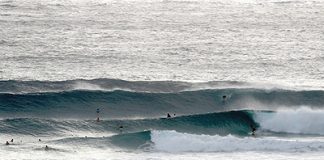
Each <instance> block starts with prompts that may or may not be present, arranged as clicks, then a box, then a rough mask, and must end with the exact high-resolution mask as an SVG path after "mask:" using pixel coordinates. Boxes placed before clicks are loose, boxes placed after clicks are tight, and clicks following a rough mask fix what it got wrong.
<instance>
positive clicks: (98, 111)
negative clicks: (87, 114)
mask: <svg viewBox="0 0 324 160" xmlns="http://www.w3.org/2000/svg"><path fill="white" fill-rule="evenodd" d="M96 112H97V122H99V121H100V119H99V113H100V109H99V108H97V110H96Z"/></svg>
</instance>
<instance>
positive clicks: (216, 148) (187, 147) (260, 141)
mask: <svg viewBox="0 0 324 160" xmlns="http://www.w3.org/2000/svg"><path fill="white" fill-rule="evenodd" d="M151 137H152V142H153V143H154V145H155V149H156V150H158V151H166V152H233V151H278V152H295V151H318V150H324V141H323V140H322V139H316V140H305V139H288V138H287V139H284V138H272V137H263V138H255V137H245V138H239V137H235V136H232V135H228V136H225V137H222V136H218V135H214V136H211V135H195V134H187V133H178V132H176V131H152V134H151Z"/></svg>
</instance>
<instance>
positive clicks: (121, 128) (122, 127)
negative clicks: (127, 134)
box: [118, 125, 124, 133]
mask: <svg viewBox="0 0 324 160" xmlns="http://www.w3.org/2000/svg"><path fill="white" fill-rule="evenodd" d="M118 129H119V132H120V133H123V129H124V126H122V125H120V126H119V127H118Z"/></svg>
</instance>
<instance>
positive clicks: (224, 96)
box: [223, 95, 227, 104]
mask: <svg viewBox="0 0 324 160" xmlns="http://www.w3.org/2000/svg"><path fill="white" fill-rule="evenodd" d="M226 99H227V96H226V95H223V104H225V102H226Z"/></svg>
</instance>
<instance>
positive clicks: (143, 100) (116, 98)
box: [0, 79, 324, 119]
mask: <svg viewBox="0 0 324 160" xmlns="http://www.w3.org/2000/svg"><path fill="white" fill-rule="evenodd" d="M0 86H1V87H0V117H2V118H12V117H17V118H19V117H34V118H35V117H38V118H44V117H46V118H70V119H73V118H78V119H80V118H81V119H91V118H94V117H95V110H96V109H97V108H100V109H101V116H102V117H103V118H123V117H128V118H129V117H156V116H164V115H165V114H166V113H167V112H170V113H176V114H178V115H184V114H186V115H192V114H202V113H206V112H219V111H229V110H237V109H239V110H240V109H258V110H265V109H266V110H276V109H277V108H280V107H288V108H299V107H301V106H308V107H311V108H322V107H323V104H324V91H321V90H284V89H276V88H272V89H265V88H258V87H255V88H253V86H250V84H246V83H241V82H209V83H184V82H129V81H122V80H109V79H97V80H73V81H62V82H41V81H27V82H22V81H1V82H0ZM208 87H209V88H208ZM251 87H252V88H251ZM224 95H225V96H226V98H225V99H223V96H224Z"/></svg>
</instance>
